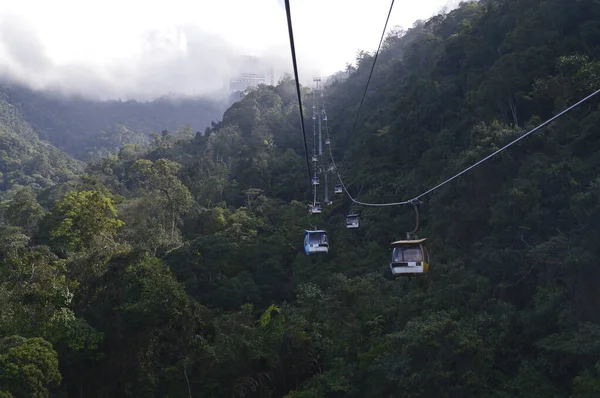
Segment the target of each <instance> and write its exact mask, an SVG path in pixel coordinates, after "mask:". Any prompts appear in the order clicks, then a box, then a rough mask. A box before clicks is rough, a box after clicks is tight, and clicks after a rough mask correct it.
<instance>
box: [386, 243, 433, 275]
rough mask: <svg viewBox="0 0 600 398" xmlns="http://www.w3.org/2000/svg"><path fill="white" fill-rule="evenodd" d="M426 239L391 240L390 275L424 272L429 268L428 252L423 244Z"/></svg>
mask: <svg viewBox="0 0 600 398" xmlns="http://www.w3.org/2000/svg"><path fill="white" fill-rule="evenodd" d="M426 240H427V239H426V238H423V239H418V240H398V241H396V242H392V243H391V246H392V247H393V249H392V261H391V262H390V270H391V271H392V275H394V276H396V275H412V274H425V273H427V271H428V270H429V254H428V253H427V249H426V248H425V246H424V245H423V242H425V241H426Z"/></svg>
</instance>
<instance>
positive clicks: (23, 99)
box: [0, 81, 229, 161]
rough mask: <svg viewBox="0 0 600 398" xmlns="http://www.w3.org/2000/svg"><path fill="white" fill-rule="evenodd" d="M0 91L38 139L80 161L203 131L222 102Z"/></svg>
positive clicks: (7, 86)
mask: <svg viewBox="0 0 600 398" xmlns="http://www.w3.org/2000/svg"><path fill="white" fill-rule="evenodd" d="M0 90H2V91H3V92H4V93H5V95H6V100H7V102H8V103H10V104H12V105H14V106H15V107H16V108H17V109H19V111H20V112H21V114H22V117H23V119H24V120H25V121H26V122H28V123H29V124H30V125H31V127H32V128H33V130H34V131H35V132H36V133H37V135H38V136H39V138H40V139H41V140H45V141H48V142H50V143H52V144H53V145H55V146H56V147H57V148H59V149H61V150H62V151H64V152H67V153H69V154H70V155H72V156H73V157H75V158H77V159H80V160H84V161H85V160H88V159H90V158H97V157H101V156H104V155H106V154H107V153H114V152H116V151H118V150H119V149H120V148H121V147H122V146H123V145H125V144H143V143H147V142H149V141H148V140H149V138H150V135H151V134H152V133H158V132H161V131H163V130H169V131H176V130H178V129H182V128H184V127H186V126H189V128H190V129H191V130H192V131H193V132H197V131H204V129H206V128H207V127H209V126H210V125H211V122H213V121H216V120H217V119H219V118H221V116H222V115H223V112H224V110H225V109H226V107H227V106H228V105H229V103H228V102H226V100H225V99H223V100H214V99H209V98H207V97H185V96H181V95H176V94H166V95H163V96H161V97H159V98H156V99H154V100H152V101H138V100H126V101H123V100H120V99H118V100H106V101H98V100H93V99H88V98H84V97H83V96H80V95H72V94H65V93H61V92H60V91H57V90H50V89H45V90H39V91H38V90H33V89H31V88H28V87H25V86H23V85H19V84H15V83H8V82H6V81H5V82H0Z"/></svg>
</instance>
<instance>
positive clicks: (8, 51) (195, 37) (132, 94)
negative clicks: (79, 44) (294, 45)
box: [0, 15, 317, 100]
mask: <svg viewBox="0 0 600 398" xmlns="http://www.w3.org/2000/svg"><path fill="white" fill-rule="evenodd" d="M244 55H245V53H244V51H243V50H242V49H239V48H236V47H235V46H234V45H232V44H231V43H229V42H227V41H225V40H224V39H222V38H220V37H218V36H215V35H212V34H210V33H208V32H205V31H203V30H202V29H201V28H199V27H197V26H183V25H180V26H176V27H172V28H171V29H170V30H153V31H148V32H147V33H146V34H145V35H144V37H143V40H142V42H141V47H140V51H138V52H136V53H135V54H132V55H131V57H129V58H127V59H122V60H120V61H115V62H112V63H110V64H106V65H92V64H86V63H82V62H80V63H70V64H60V65H58V64H56V63H54V62H53V60H52V59H51V58H50V57H49V56H48V54H47V51H46V49H45V48H44V45H43V43H42V41H41V40H40V39H39V37H38V36H37V33H36V32H35V30H33V29H31V28H30V27H29V26H28V25H27V23H26V22H25V21H24V20H22V19H21V18H19V17H18V16H15V15H4V16H2V15H0V77H1V78H3V79H5V80H9V81H11V82H15V83H20V84H24V85H26V86H29V87H30V88H32V89H35V90H58V91H60V92H62V93H64V94H67V95H81V96H84V97H87V98H90V99H100V100H102V99H116V98H121V99H123V100H125V99H138V100H150V99H153V98H156V97H159V96H162V95H169V94H171V95H178V96H211V97H221V96H223V95H225V94H226V92H227V82H228V80H229V79H230V78H231V77H234V76H236V75H237V74H239V73H240V72H242V71H243V69H244V63H243V62H242V61H241V58H242V57H243V56H244ZM260 56H262V59H263V62H265V63H267V64H270V65H272V67H273V69H274V71H275V77H276V79H277V78H279V77H281V76H282V75H283V74H284V73H290V72H291V57H290V51H289V48H282V47H278V48H271V49H269V50H267V51H264V52H262V54H260ZM316 70H317V68H311V67H310V66H308V67H307V66H306V65H304V66H303V67H302V70H301V71H300V74H301V76H303V77H301V80H303V83H305V84H310V82H311V80H312V76H313V75H314V74H315V73H316ZM304 80H306V81H304Z"/></svg>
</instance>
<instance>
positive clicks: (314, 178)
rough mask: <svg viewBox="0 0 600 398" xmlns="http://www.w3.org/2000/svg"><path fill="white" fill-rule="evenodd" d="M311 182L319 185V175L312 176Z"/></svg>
mask: <svg viewBox="0 0 600 398" xmlns="http://www.w3.org/2000/svg"><path fill="white" fill-rule="evenodd" d="M312 184H313V185H319V177H313V178H312Z"/></svg>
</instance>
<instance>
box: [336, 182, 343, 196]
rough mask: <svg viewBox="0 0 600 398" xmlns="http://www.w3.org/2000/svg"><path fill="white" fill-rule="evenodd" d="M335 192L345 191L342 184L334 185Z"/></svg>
mask: <svg viewBox="0 0 600 398" xmlns="http://www.w3.org/2000/svg"><path fill="white" fill-rule="evenodd" d="M333 192H335V193H338V194H339V193H342V192H344V191H343V188H342V184H335V186H334V187H333Z"/></svg>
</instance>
